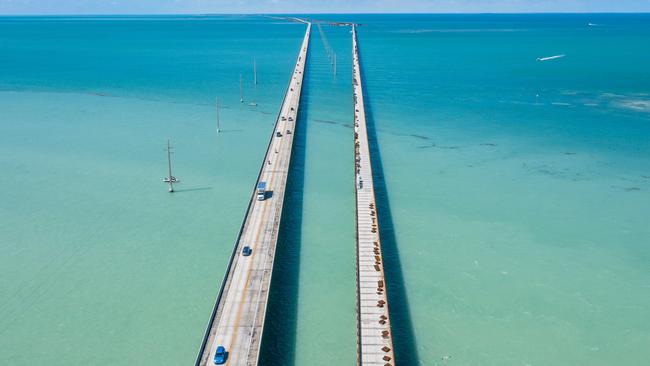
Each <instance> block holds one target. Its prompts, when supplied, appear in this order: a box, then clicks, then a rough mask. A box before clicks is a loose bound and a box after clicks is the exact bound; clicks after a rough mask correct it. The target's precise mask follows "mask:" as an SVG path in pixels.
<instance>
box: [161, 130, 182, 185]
mask: <svg viewBox="0 0 650 366" xmlns="http://www.w3.org/2000/svg"><path fill="white" fill-rule="evenodd" d="M165 151H167V167H168V169H169V170H168V174H169V175H168V176H166V177H165V178H163V183H168V184H169V193H173V192H174V183H178V182H180V181H179V180H178V179H176V177H174V176H173V175H172V145H171V142H170V141H169V139H167V148H166V149H165Z"/></svg>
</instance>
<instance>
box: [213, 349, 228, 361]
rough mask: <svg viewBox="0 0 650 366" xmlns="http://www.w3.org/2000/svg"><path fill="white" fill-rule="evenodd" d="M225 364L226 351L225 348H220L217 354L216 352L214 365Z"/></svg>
mask: <svg viewBox="0 0 650 366" xmlns="http://www.w3.org/2000/svg"><path fill="white" fill-rule="evenodd" d="M224 363H226V349H225V348H224V347H223V346H219V347H217V350H216V352H214V364H215V365H223V364H224Z"/></svg>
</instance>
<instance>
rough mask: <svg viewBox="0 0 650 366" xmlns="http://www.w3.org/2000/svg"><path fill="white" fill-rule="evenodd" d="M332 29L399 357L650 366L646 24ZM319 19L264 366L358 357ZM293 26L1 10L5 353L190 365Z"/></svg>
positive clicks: (334, 112)
mask: <svg viewBox="0 0 650 366" xmlns="http://www.w3.org/2000/svg"><path fill="white" fill-rule="evenodd" d="M318 18H320V19H322V18H328V17H326V16H318ZM329 18H332V19H339V20H353V21H358V22H360V23H363V26H361V27H360V28H359V41H360V51H361V62H362V69H363V72H364V78H365V79H364V81H365V85H366V88H367V90H366V93H367V97H366V99H367V103H368V105H367V108H368V112H369V116H370V121H369V123H371V127H373V128H372V130H373V131H374V135H375V136H376V139H375V140H374V141H375V147H376V149H377V151H376V153H375V158H376V161H375V173H380V174H381V177H378V179H379V178H381V179H379V181H378V194H379V202H380V205H379V213H380V219H381V221H380V228H381V233H382V238H383V244H384V246H385V248H384V250H385V254H386V255H387V258H385V262H386V264H387V265H388V266H389V268H387V277H388V285H389V287H388V294H389V296H391V299H390V301H391V302H390V304H391V313H392V314H391V316H392V320H393V327H394V329H393V332H394V334H395V340H394V341H395V348H396V357H397V360H398V361H399V362H400V363H399V364H401V365H404V364H406V365H415V364H422V365H445V364H449V365H476V364H481V365H542V364H556V365H576V364H590V365H611V364H621V365H643V364H644V363H645V360H647V359H648V358H650V353H649V351H648V350H647V347H645V345H646V344H648V343H650V327H649V326H648V324H650V323H649V322H648V321H647V320H648V319H650V311H649V310H648V309H650V272H649V267H648V263H649V262H650V260H649V259H650V250H649V248H648V244H649V243H650V230H649V229H648V227H647V217H648V216H649V214H650V208H649V207H650V205H648V203H650V154H649V153H650V110H648V108H647V106H648V105H649V104H650V95H649V94H648V93H649V92H650V74H649V73H648V71H647V67H646V66H645V65H647V64H649V63H650V51H648V50H647V47H645V46H644V45H645V42H646V41H647V39H648V36H650V26H648V24H650V22H648V20H649V19H648V16H647V15H579V16H578V15H562V16H559V15H535V16H533V15H526V16H522V15H507V16H506V15H475V16H467V15H445V16H434V15H427V16H424V15H422V16H414V15H399V16H398V15H395V16H384V15H374V16H329ZM590 22H591V23H596V24H599V26H597V27H590V26H588V25H587V24H588V23H590ZM313 30H314V32H312V35H313V37H312V40H311V41H312V43H311V46H310V47H311V49H310V56H309V64H308V69H307V73H306V79H305V88H304V93H305V94H304V95H303V102H302V104H301V113H300V117H299V122H300V123H299V127H298V130H297V131H296V136H295V137H296V149H295V152H294V157H293V159H294V160H293V165H292V171H291V175H290V182H289V184H290V187H289V189H288V197H287V202H286V210H285V213H284V217H283V223H282V229H281V234H280V242H279V248H278V258H277V260H276V272H275V273H274V278H273V291H272V294H271V302H270V306H269V315H268V316H267V332H268V333H267V336H266V337H265V339H264V342H263V353H262V363H264V364H296V365H305V364H313V365H325V364H353V363H354V362H355V359H356V353H355V352H356V345H355V338H356V335H355V314H354V311H355V309H354V306H355V305H354V304H355V300H354V288H355V287H354V286H355V285H354V227H353V218H354V212H353V208H354V206H353V189H354V187H353V182H352V176H353V175H352V160H351V158H352V146H351V144H352V136H351V133H352V132H351V130H350V128H349V123H350V120H351V115H352V114H351V113H350V112H351V87H350V85H349V81H350V72H349V68H350V39H349V33H348V30H347V29H346V28H334V27H329V26H324V27H323V30H324V32H325V35H326V37H327V43H328V44H329V45H330V46H331V48H332V49H333V50H334V51H335V52H336V53H337V75H336V78H334V76H333V68H332V65H331V64H330V63H329V61H328V58H327V55H326V51H325V47H324V42H323V40H322V38H321V36H320V34H319V32H318V30H317V29H316V28H314V29H313ZM303 31H304V26H302V25H298V24H291V23H283V22H278V21H277V20H270V19H266V18H262V17H235V16H227V17H144V18H141V17H126V18H124V17H99V18H75V17H72V18H7V17H5V18H0V68H1V69H2V71H3V72H2V73H0V111H2V113H1V115H0V169H1V170H2V171H3V172H4V176H5V178H7V177H8V179H6V180H5V181H4V187H5V189H4V190H3V191H2V192H0V231H1V232H2V236H1V239H0V253H2V255H1V256H0V344H2V347H0V362H2V363H3V364H11V365H26V364H28V363H31V362H33V361H32V360H34V359H44V358H48V359H50V360H51V362H49V363H51V364H53V365H70V364H81V363H104V364H111V365H132V364H143V365H148V364H158V365H160V364H163V365H167V364H168V365H178V364H187V363H191V362H192V361H193V359H194V357H195V353H196V351H197V349H198V345H199V342H200V339H201V337H202V333H203V331H204V326H205V322H206V321H207V318H208V316H209V312H210V309H211V307H212V302H213V300H214V296H215V295H216V291H217V289H218V286H219V281H220V280H221V278H222V276H223V270H224V268H225V264H226V261H227V257H228V254H229V253H230V248H231V245H232V242H233V240H234V239H235V235H236V232H237V230H238V228H239V225H240V223H241V219H242V215H243V213H244V210H245V206H246V202H245V201H246V199H247V198H248V195H249V193H250V189H251V188H252V185H253V181H254V179H255V174H256V172H257V170H258V168H259V165H258V164H259V163H260V158H261V156H262V155H263V151H264V149H265V146H264V143H265V142H266V140H267V136H268V133H270V128H271V125H272V123H273V118H274V116H275V113H276V112H277V108H278V106H279V103H280V101H281V98H282V93H283V91H284V87H285V85H286V82H287V77H288V75H289V73H290V72H291V67H292V64H293V62H294V57H295V54H296V51H297V47H299V44H300V40H301V37H302V34H303ZM235 34H236V35H237V36H233V35H235ZM558 54H566V57H564V58H561V59H556V60H550V61H545V62H538V61H536V59H537V58H539V57H548V56H553V55H558ZM253 57H255V58H256V60H257V66H258V76H259V80H260V83H259V85H258V87H257V90H255V89H254V88H253V86H252V83H251V82H252V75H251V69H252V58H253ZM240 73H242V74H243V75H244V96H245V98H246V99H247V101H248V100H251V99H255V101H256V102H258V106H257V107H255V108H254V107H250V106H248V105H247V104H244V105H241V104H240V103H238V99H239V74H240ZM217 95H218V96H220V98H221V100H222V103H223V105H224V107H223V109H222V111H221V117H222V118H221V120H222V128H223V129H224V130H225V131H224V133H222V134H219V135H217V134H216V132H215V113H214V106H213V105H214V98H215V96H217ZM168 137H171V138H172V143H173V145H174V146H175V147H176V153H175V155H174V163H175V167H176V169H175V175H176V176H177V177H179V178H180V179H181V180H182V183H181V184H180V186H179V192H178V194H174V195H169V194H167V193H166V188H165V186H164V185H163V184H162V183H160V178H161V177H162V176H163V175H164V174H165V169H166V166H165V164H166V161H165V155H164V152H163V151H162V149H163V147H164V144H165V142H166V139H167V138H168ZM34 344H36V345H38V346H37V347H34ZM446 356H449V357H446ZM443 357H444V358H445V359H446V360H443Z"/></svg>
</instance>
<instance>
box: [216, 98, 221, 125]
mask: <svg viewBox="0 0 650 366" xmlns="http://www.w3.org/2000/svg"><path fill="white" fill-rule="evenodd" d="M216 107H217V133H219V132H221V124H220V123H219V122H220V121H219V97H217V99H216Z"/></svg>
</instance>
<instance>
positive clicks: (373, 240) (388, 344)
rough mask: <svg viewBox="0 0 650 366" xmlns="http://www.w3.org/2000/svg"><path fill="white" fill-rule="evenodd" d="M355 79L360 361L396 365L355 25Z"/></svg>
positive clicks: (353, 56) (358, 348)
mask: <svg viewBox="0 0 650 366" xmlns="http://www.w3.org/2000/svg"><path fill="white" fill-rule="evenodd" d="M352 83H353V91H354V152H355V184H356V187H355V189H356V219H357V352H358V364H359V365H364V366H366V365H367V366H370V365H373V366H375V365H376V366H380V365H381V366H394V365H395V356H394V353H393V336H392V332H391V326H390V317H389V315H388V297H387V295H386V280H385V278H384V265H383V258H382V254H381V241H380V238H379V226H378V223H377V205H376V203H375V190H374V185H373V180H372V165H371V161H370V149H369V147H368V131H367V127H366V112H365V108H364V104H363V90H362V84H361V69H360V64H359V53H358V49H357V33H356V27H355V26H353V27H352Z"/></svg>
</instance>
